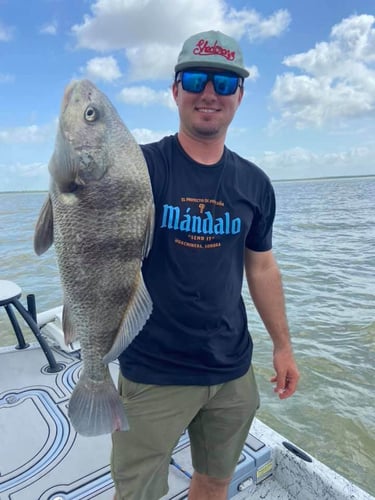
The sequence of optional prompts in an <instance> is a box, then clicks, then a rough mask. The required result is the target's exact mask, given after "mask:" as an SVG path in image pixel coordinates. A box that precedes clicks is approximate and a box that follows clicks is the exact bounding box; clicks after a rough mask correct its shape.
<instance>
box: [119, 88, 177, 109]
mask: <svg viewBox="0 0 375 500" xmlns="http://www.w3.org/2000/svg"><path fill="white" fill-rule="evenodd" d="M119 99H120V100H121V101H122V102H125V103H126V104H132V105H136V106H151V105H154V104H156V105H159V106H160V105H163V106H166V107H168V108H170V109H173V110H175V109H176V104H175V102H174V99H173V96H172V92H171V91H170V89H167V90H153V89H151V88H150V87H145V86H139V87H125V88H124V89H122V90H121V92H120V94H119Z"/></svg>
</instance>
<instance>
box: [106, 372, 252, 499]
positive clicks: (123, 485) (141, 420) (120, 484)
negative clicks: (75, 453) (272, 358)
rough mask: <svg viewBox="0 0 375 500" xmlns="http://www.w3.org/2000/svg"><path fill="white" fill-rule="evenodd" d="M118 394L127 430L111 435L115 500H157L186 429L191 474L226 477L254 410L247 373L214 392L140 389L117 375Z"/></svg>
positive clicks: (191, 388) (197, 388)
mask: <svg viewBox="0 0 375 500" xmlns="http://www.w3.org/2000/svg"><path fill="white" fill-rule="evenodd" d="M119 392H120V395H121V397H122V398H123V401H124V405H125V410H126V413H127V417H128V420H129V426H130V430H129V431H118V432H114V433H113V435H112V443H113V447H112V456H111V469H112V477H113V480H114V483H115V486H116V499H117V500H159V499H160V498H161V497H162V496H163V495H165V494H166V493H167V492H168V470H169V463H170V459H171V455H172V452H173V449H174V447H175V446H176V444H177V442H178V440H179V438H180V436H181V434H182V433H183V432H184V431H185V430H186V429H188V431H189V437H190V444H191V454H192V463H193V467H194V470H196V471H197V472H199V473H201V474H206V475H209V476H212V477H215V478H221V479H224V478H228V477H230V476H231V475H232V474H233V471H234V469H235V467H236V465H237V461H238V458H239V456H240V453H241V450H242V447H243V445H244V442H245V440H246V437H247V434H248V432H249V429H250V425H251V422H252V421H253V418H254V416H255V412H256V410H257V408H258V406H259V395H258V389H257V386H256V382H255V378H254V373H253V370H252V368H250V370H249V371H248V373H247V374H246V375H244V376H243V377H240V378H238V379H236V380H232V381H230V382H227V383H224V384H219V385H214V386H158V385H147V384H139V383H136V382H132V381H130V380H127V379H125V378H124V377H123V376H122V375H121V374H120V376H119Z"/></svg>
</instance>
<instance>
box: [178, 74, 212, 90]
mask: <svg viewBox="0 0 375 500" xmlns="http://www.w3.org/2000/svg"><path fill="white" fill-rule="evenodd" d="M207 82H208V75H207V73H191V72H188V71H185V72H183V73H182V76H181V84H182V88H183V89H184V90H185V91H186V92H193V93H194V94H199V93H200V92H202V91H203V89H204V88H205V86H206V83H207Z"/></svg>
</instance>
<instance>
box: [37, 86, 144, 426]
mask: <svg viewBox="0 0 375 500" xmlns="http://www.w3.org/2000/svg"><path fill="white" fill-rule="evenodd" d="M49 171H50V174H51V185H50V191H49V197H48V199H47V201H46V203H45V205H44V206H43V208H42V210H41V214H40V217H39V220H38V222H37V225H36V230H35V238H34V246H35V251H36V252H37V253H38V254H40V253H43V252H44V251H46V250H47V249H48V247H49V246H50V245H51V244H52V242H54V245H55V250H56V256H57V261H58V267H59V273H60V278H61V283H62V288H63V292H64V311H63V328H64V335H65V340H66V342H67V343H69V342H71V341H72V340H73V338H74V336H75V335H77V337H78V339H79V341H80V345H81V353H82V359H83V371H82V374H81V376H80V379H79V381H78V383H77V386H76V387H75V388H74V391H73V393H72V396H71V399H70V402H69V416H70V419H71V421H72V424H73V426H74V428H75V429H76V430H77V432H79V433H81V434H83V435H98V434H103V433H109V432H113V431H115V430H125V429H127V428H128V424H127V420H126V416H125V414H124V407H123V404H122V402H121V399H120V397H119V395H118V393H117V391H116V388H115V386H114V384H113V381H112V379H111V377H110V374H109V369H108V362H110V361H111V360H113V359H115V358H116V357H118V355H119V354H120V353H121V352H122V351H123V350H124V349H125V348H126V347H127V345H129V343H130V342H131V341H132V340H133V338H134V337H135V336H136V335H137V334H138V332H139V331H140V330H141V329H142V327H143V325H144V324H145V322H146V321H147V319H148V317H149V315H150V314H151V310H152V302H151V298H150V296H149V294H148V291H147V290H146V288H145V285H144V282H143V278H142V273H141V266H142V260H143V258H144V257H145V255H146V254H147V253H148V251H149V248H150V245H151V241H152V234H153V223H154V207H153V197H152V189H151V184H150V179H149V175H148V170H147V165H146V163H145V160H144V157H143V154H142V151H141V150H140V148H139V146H138V145H137V143H136V141H135V140H134V138H133V137H132V136H131V134H130V132H129V131H128V129H127V128H126V126H125V125H124V124H123V122H122V121H121V119H120V117H119V116H118V114H117V112H116V111H115V109H114V107H113V106H112V104H111V103H110V102H109V100H108V99H107V98H106V96H105V95H104V94H102V93H101V92H100V91H99V90H98V89H97V88H96V87H95V86H94V85H93V84H92V83H91V82H89V81H87V80H83V81H77V82H73V83H72V84H71V85H69V86H68V87H67V89H66V91H65V94H64V98H63V103H62V110H61V115H60V119H59V128H58V132H57V137H56V144H55V151H54V153H53V155H52V158H51V161H50V164H49ZM51 233H52V234H51Z"/></svg>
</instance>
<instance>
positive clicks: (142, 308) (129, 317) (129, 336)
mask: <svg viewBox="0 0 375 500" xmlns="http://www.w3.org/2000/svg"><path fill="white" fill-rule="evenodd" d="M151 312H152V300H151V297H150V294H149V293H148V290H147V288H146V285H145V283H144V281H143V276H142V273H141V271H139V275H138V286H137V287H136V291H135V293H134V296H133V299H132V300H131V301H130V303H129V305H128V307H127V309H126V311H125V315H124V319H123V321H122V324H121V326H120V329H119V333H118V334H117V336H116V339H115V341H114V343H113V345H112V347H111V349H110V350H109V351H108V353H107V354H106V355H105V356H104V357H103V362H104V363H110V362H111V361H113V360H115V359H116V358H118V357H119V356H120V354H121V353H122V352H123V351H124V350H125V349H126V348H127V347H128V345H129V344H130V343H131V342H132V341H133V340H134V338H135V337H136V336H137V335H138V333H139V332H140V331H141V330H142V328H143V326H144V325H145V323H146V321H147V320H148V318H149V317H150V314H151Z"/></svg>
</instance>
